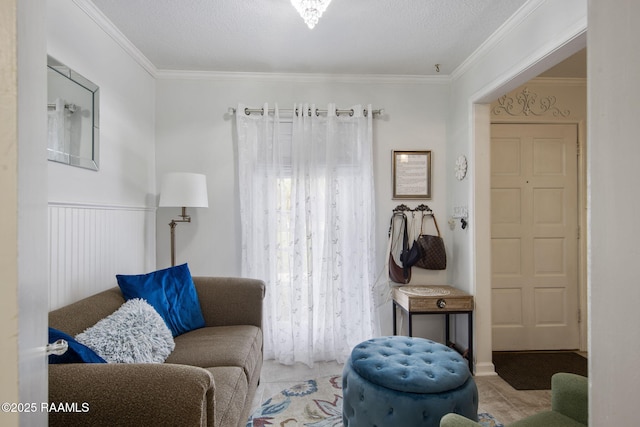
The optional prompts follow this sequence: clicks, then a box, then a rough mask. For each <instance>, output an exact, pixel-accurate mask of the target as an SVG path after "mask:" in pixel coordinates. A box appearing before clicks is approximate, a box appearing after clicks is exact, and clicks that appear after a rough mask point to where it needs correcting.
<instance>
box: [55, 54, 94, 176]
mask: <svg viewBox="0 0 640 427" xmlns="http://www.w3.org/2000/svg"><path fill="white" fill-rule="evenodd" d="M99 117H100V88H98V86H97V85H96V84H94V83H92V82H91V81H89V80H87V79H86V78H84V77H83V76H81V75H80V74H78V73H76V72H75V71H73V70H72V69H70V68H69V67H67V66H66V65H64V64H62V63H61V62H59V61H58V60H56V59H55V58H52V57H51V56H47V155H48V158H49V160H52V161H54V162H60V163H65V164H67V165H72V166H79V167H81V168H87V169H92V170H96V171H97V170H98V164H99V162H98V158H99V152H100V144H99V137H100V135H99V134H100V125H99Z"/></svg>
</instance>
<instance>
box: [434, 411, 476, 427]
mask: <svg viewBox="0 0 640 427" xmlns="http://www.w3.org/2000/svg"><path fill="white" fill-rule="evenodd" d="M440 427H481V424H478V423H476V422H475V421H471V420H470V419H469V418H466V417H463V416H462V415H458V414H447V415H445V416H444V417H442V419H441V420H440Z"/></svg>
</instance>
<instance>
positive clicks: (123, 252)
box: [46, 0, 155, 308]
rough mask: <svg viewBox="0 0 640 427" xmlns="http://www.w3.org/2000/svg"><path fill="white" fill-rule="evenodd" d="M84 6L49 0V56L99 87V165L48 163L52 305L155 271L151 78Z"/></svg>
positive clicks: (153, 116) (60, 0)
mask: <svg viewBox="0 0 640 427" xmlns="http://www.w3.org/2000/svg"><path fill="white" fill-rule="evenodd" d="M83 4H84V3H83V2H74V1H72V0H50V1H48V2H47V7H48V9H47V26H46V37H47V38H46V40H47V53H48V54H49V55H51V56H53V57H54V58H56V59H58V60H59V61H61V62H62V63H64V64H65V65H67V66H69V67H70V68H72V69H73V70H75V71H77V72H78V73H80V74H82V75H83V76H85V77H86V78H88V79H89V80H91V81H92V82H94V83H95V84H97V85H98V86H99V87H100V170H99V171H97V172H96V171H91V170H88V169H82V168H77V167H72V166H68V165H64V164H61V163H55V162H47V168H48V178H49V198H48V200H49V220H50V223H49V229H50V233H51V234H50V242H51V254H50V255H51V260H50V265H51V270H50V288H51V290H50V295H51V296H52V298H51V301H50V307H51V308H56V307H59V306H61V305H64V304H66V303H69V302H71V301H74V300H77V299H80V298H82V297H84V296H88V295H91V294H94V293H96V292H97V291H99V290H102V289H105V288H108V287H111V286H115V285H116V282H115V277H114V276H115V274H116V273H144V272H148V271H151V270H153V269H154V268H155V200H154V197H153V194H154V193H155V157H154V152H155V148H154V138H155V128H154V126H155V78H154V77H152V76H151V75H150V74H149V73H148V72H147V71H145V69H144V68H143V67H142V66H141V65H140V64H139V63H138V62H136V60H134V58H132V57H131V56H130V55H129V54H128V53H127V52H125V50H124V49H123V48H122V47H121V46H120V45H119V44H118V43H117V42H116V41H115V40H114V39H113V38H112V37H111V36H110V35H108V34H107V33H106V32H105V31H104V30H103V29H101V27H100V26H99V25H98V24H97V23H96V22H95V21H94V19H92V18H91V17H90V16H89V15H88V14H87V13H85V11H84V10H83V9H82V7H81V6H83ZM131 230H135V232H131ZM83 242H86V244H84V243H83Z"/></svg>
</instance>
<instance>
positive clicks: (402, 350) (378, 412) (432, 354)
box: [342, 336, 478, 427]
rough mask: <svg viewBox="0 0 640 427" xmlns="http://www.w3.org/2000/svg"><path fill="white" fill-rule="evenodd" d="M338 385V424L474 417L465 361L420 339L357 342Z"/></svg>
mask: <svg viewBox="0 0 640 427" xmlns="http://www.w3.org/2000/svg"><path fill="white" fill-rule="evenodd" d="M342 387H343V390H342V391H343V401H342V420H343V423H344V427H365V426H366V427H372V426H375V427H385V426H388V427H398V426H410V427H417V426H434V427H438V426H439V425H440V418H442V417H443V416H444V415H445V414H448V413H450V412H455V413H457V414H460V415H462V416H465V417H467V418H469V419H471V420H474V421H477V420H478V389H477V388H476V383H475V382H474V381H473V377H472V376H471V373H470V372H469V367H468V365H467V362H466V361H465V360H464V359H463V358H462V356H460V355H459V354H458V353H457V352H456V351H454V350H452V349H450V348H449V347H447V346H445V345H442V344H438V343H436V342H433V341H430V340H427V339H424V338H415V337H414V338H411V337H404V336H392V337H381V338H374V339H371V340H368V341H364V342H362V343H360V344H358V345H357V346H356V347H355V348H354V349H353V351H352V352H351V357H350V358H349V360H348V361H347V363H345V366H344V370H343V373H342Z"/></svg>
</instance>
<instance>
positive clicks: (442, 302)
mask: <svg viewBox="0 0 640 427" xmlns="http://www.w3.org/2000/svg"><path fill="white" fill-rule="evenodd" d="M436 305H437V306H438V308H445V307H446V306H447V301H445V300H444V298H440V299H439V300H438V301H437V302H436Z"/></svg>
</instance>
